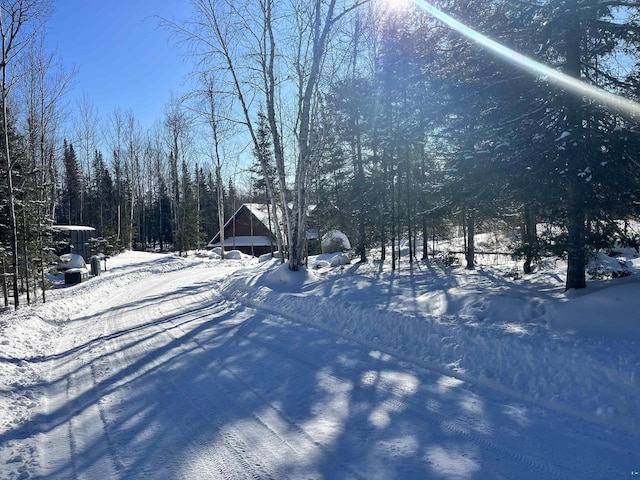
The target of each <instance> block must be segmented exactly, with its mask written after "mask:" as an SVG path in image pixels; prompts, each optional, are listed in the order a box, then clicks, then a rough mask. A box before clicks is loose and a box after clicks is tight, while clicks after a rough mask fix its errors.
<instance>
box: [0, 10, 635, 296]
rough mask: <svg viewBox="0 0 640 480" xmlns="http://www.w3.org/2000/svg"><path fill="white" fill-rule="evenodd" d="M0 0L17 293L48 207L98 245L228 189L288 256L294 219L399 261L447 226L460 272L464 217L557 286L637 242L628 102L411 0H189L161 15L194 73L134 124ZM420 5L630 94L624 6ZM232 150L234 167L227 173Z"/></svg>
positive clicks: (470, 256)
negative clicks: (264, 216) (513, 234)
mask: <svg viewBox="0 0 640 480" xmlns="http://www.w3.org/2000/svg"><path fill="white" fill-rule="evenodd" d="M0 4H1V9H2V15H1V17H0V35H2V38H3V42H2V44H1V46H0V48H1V49H2V51H0V54H1V55H2V59H1V62H0V75H1V78H0V93H1V99H2V105H1V107H2V108H1V124H0V133H1V134H2V140H3V141H2V148H1V149H0V160H1V164H2V169H1V173H0V175H1V177H0V189H1V190H2V196H1V198H2V204H1V205H0V258H1V259H2V267H3V273H5V278H6V282H5V284H4V285H5V287H4V288H5V298H6V296H7V293H6V292H7V289H8V290H9V291H11V292H12V293H13V302H14V304H15V306H16V307H17V306H18V303H19V295H20V292H22V291H24V289H25V288H27V289H28V285H29V281H30V279H33V278H36V277H37V276H38V275H40V273H39V271H38V269H39V268H41V267H40V265H44V266H46V264H47V261H45V258H44V257H45V256H46V255H48V253H49V252H51V251H52V248H54V245H53V244H52V235H51V227H52V225H54V224H78V225H89V226H92V227H94V228H96V230H97V235H98V237H100V238H101V239H102V243H101V244H100V245H102V247H101V248H106V247H105V245H109V246H110V247H109V248H112V249H114V250H118V249H122V248H136V249H162V250H165V249H168V250H173V251H176V252H183V251H186V250H190V249H195V248H200V247H202V246H203V245H205V244H206V242H208V241H209V240H210V239H211V238H212V237H213V236H214V235H215V234H216V233H217V232H218V231H219V229H220V227H221V225H222V224H224V222H225V221H226V220H227V219H228V218H229V217H230V216H231V214H232V213H233V211H234V210H235V209H236V208H238V207H239V206H240V205H241V203H242V202H244V201H252V202H261V203H264V204H267V205H269V206H270V207H271V208H272V211H273V214H274V216H275V218H276V219H277V222H278V224H280V225H282V228H281V230H280V231H278V232H275V233H276V234H277V237H278V249H279V251H280V252H281V254H282V260H283V261H287V262H289V268H291V269H292V270H297V269H298V268H300V267H301V266H302V265H303V264H304V259H305V256H306V251H305V238H306V234H305V232H306V230H307V228H308V227H310V226H313V227H314V228H320V229H321V230H328V229H331V228H337V229H340V230H342V231H344V232H346V233H347V234H348V235H349V237H350V238H351V239H352V244H353V245H354V247H355V250H356V254H357V255H358V256H359V257H360V258H361V259H362V260H366V258H367V255H368V251H369V249H370V248H372V247H379V248H381V249H382V251H383V257H386V256H387V255H388V257H389V259H390V261H392V262H393V266H394V267H395V256H394V255H391V252H392V251H394V250H395V248H396V246H397V244H398V242H399V241H401V240H403V239H408V241H409V246H410V251H411V254H410V260H411V261H413V260H416V259H421V258H424V257H425V256H426V255H427V251H426V244H427V242H426V241H416V240H417V239H421V240H424V239H427V238H435V237H439V238H446V237H447V236H449V235H450V232H451V229H452V228H457V227H459V226H461V227H462V229H463V231H464V233H465V237H466V241H465V250H466V265H467V267H468V268H473V266H474V263H475V262H474V254H475V248H474V235H475V233H476V232H478V231H481V230H483V229H488V228H495V227H496V225H503V226H506V227H507V228H509V229H513V230H514V231H517V232H519V239H518V242H517V243H516V244H514V246H513V254H514V255H516V256H518V257H519V258H521V259H523V265H524V270H525V273H530V272H532V271H533V270H534V269H535V265H536V262H538V261H539V260H540V259H541V258H543V257H548V256H556V257H562V258H566V259H567V260H568V269H567V281H566V287H567V289H570V288H583V287H584V286H585V285H586V279H585V264H586V262H587V259H588V258H589V255H590V254H591V253H592V252H594V251H596V250H601V249H605V250H607V251H611V250H612V249H614V248H615V247H618V246H633V247H637V246H638V242H639V234H638V230H637V229H633V228H632V226H633V225H634V222H633V221H634V220H637V219H638V214H639V213H640V162H639V160H640V129H639V126H638V114H637V113H634V112H633V109H631V111H630V110H628V109H627V110H625V111H619V110H617V109H616V108H615V107H614V106H611V105H603V104H601V103H600V101H599V100H594V99H593V98H591V97H590V96H588V95H587V93H586V92H585V91H584V90H579V89H578V90H577V91H576V90H574V89H571V88H568V87H566V86H559V85H557V84H556V83H554V82H553V81H552V79H551V78H550V77H549V76H548V75H544V74H541V73H540V72H539V71H538V70H535V67H533V68H534V69H533V71H527V70H526V69H524V68H522V66H517V65H515V64H513V63H510V62H509V61H507V60H505V58H504V56H497V55H496V54H495V53H493V52H492V51H490V50H489V49H488V48H486V47H484V46H481V45H478V44H477V43H476V42H475V41H474V40H473V38H470V37H468V36H465V35H463V34H461V33H460V32H459V31H456V30H454V29H452V28H450V27H449V26H447V25H445V24H443V23H442V22H441V21H440V20H439V19H438V18H436V17H434V16H433V15H431V13H430V12H427V11H425V9H424V8H422V7H424V5H427V4H423V2H415V3H414V2H407V3H403V2H397V1H396V2H388V1H385V0H380V1H378V0H373V1H358V0H304V1H300V2H291V3H290V2H276V1H275V0H260V1H257V0H241V1H237V0H216V1H213V2H212V1H208V0H191V1H190V7H191V13H190V14H189V16H188V17H185V18H184V19H182V20H179V21H168V20H164V19H158V23H159V27H160V28H164V29H165V30H166V32H167V36H168V38H171V39H173V40H174V41H175V45H176V47H175V49H176V55H181V56H184V57H185V58H188V59H190V61H192V62H193V65H194V67H193V76H192V78H191V80H192V83H191V85H192V90H191V91H189V92H187V93H186V94H185V95H183V96H181V97H180V98H175V99H173V100H172V101H171V102H170V103H169V104H168V105H167V106H166V109H165V111H166V113H165V116H164V118H161V119H158V122H157V124H156V126H155V127H153V128H151V129H149V130H143V129H142V128H141V127H140V125H139V123H138V122H137V121H136V119H135V112H131V111H120V110H117V111H114V112H112V113H111V114H109V115H108V116H107V117H101V116H100V114H99V113H98V112H97V111H96V109H95V107H94V106H93V104H92V102H91V99H90V98H88V97H84V98H82V99H80V100H78V101H77V102H76V103H75V104H74V106H72V107H70V106H69V105H70V104H69V102H68V101H67V99H66V96H67V93H68V89H69V85H70V82H71V81H72V78H73V71H72V70H70V69H68V68H66V67H65V66H64V65H62V64H60V62H58V60H57V57H56V56H55V55H54V54H52V53H50V52H49V51H48V50H47V47H46V30H45V29H44V25H45V24H46V17H47V13H48V11H49V10H50V8H51V6H52V2H51V1H50V0H29V1H27V0H0ZM431 6H432V8H433V7H437V8H439V9H441V10H442V11H444V12H446V13H447V14H448V15H450V16H451V17H453V18H455V19H457V20H458V21H460V22H462V23H463V24H465V25H466V26H468V27H470V28H472V29H474V30H475V31H477V32H481V33H482V34H483V35H486V36H487V37H489V38H490V39H492V40H494V41H496V42H498V43H500V44H502V45H503V46H505V47H508V48H510V49H513V50H515V51H517V52H519V53H521V54H523V55H526V56H527V57H529V58H531V59H532V60H535V61H536V62H539V63H541V64H544V65H546V66H549V67H551V68H552V69H554V70H555V71H558V72H561V73H563V74H565V75H567V76H569V77H572V78H574V79H576V80H579V81H581V82H583V83H584V84H588V85H591V86H596V87H598V88H600V89H602V90H604V91H606V92H609V93H612V94H615V95H618V96H620V97H624V98H626V99H627V100H631V101H637V100H638V97H639V95H640V76H639V74H640V70H639V66H640V63H639V60H640V56H639V51H638V49H639V48H640V2H636V1H633V0H612V1H607V2H602V1H601V0H539V1H536V2H514V1H512V0H504V1H503V0H500V1H495V0H473V1H464V2H463V1H457V0H450V1H437V2H434V3H432V4H431ZM472 36H473V35H472ZM61 53H64V52H61ZM101 126H103V128H101ZM241 155H244V156H246V157H250V158H251V161H250V162H248V163H250V164H251V166H250V167H247V168H246V169H245V170H244V171H242V172H240V173H237V174H234V175H230V174H229V173H228V168H226V167H227V166H228V165H229V162H230V161H231V158H232V157H233V158H234V160H235V158H237V157H238V156H241ZM311 205H313V206H314V208H313V210H310V208H309V207H310V206H311ZM309 212H311V213H309ZM540 225H545V226H547V228H545V229H541V228H539V227H540ZM417 245H420V246H421V248H420V250H419V249H418V248H417ZM387 252H388V253H387Z"/></svg>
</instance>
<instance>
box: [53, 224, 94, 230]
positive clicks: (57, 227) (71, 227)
mask: <svg viewBox="0 0 640 480" xmlns="http://www.w3.org/2000/svg"><path fill="white" fill-rule="evenodd" d="M51 229H52V230H55V231H57V232H70V231H76V232H83V231H84V232H95V230H96V229H95V228H93V227H87V226H85V225H53V226H52V227H51Z"/></svg>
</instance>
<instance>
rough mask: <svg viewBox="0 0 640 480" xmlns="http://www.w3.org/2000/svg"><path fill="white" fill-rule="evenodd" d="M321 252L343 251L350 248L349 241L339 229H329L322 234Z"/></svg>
mask: <svg viewBox="0 0 640 480" xmlns="http://www.w3.org/2000/svg"><path fill="white" fill-rule="evenodd" d="M321 245H322V253H336V252H344V251H345V250H350V249H351V242H349V237H347V236H346V235H345V234H344V233H342V232H341V231H340V230H330V231H328V232H327V233H325V234H324V235H323V236H322V244H321Z"/></svg>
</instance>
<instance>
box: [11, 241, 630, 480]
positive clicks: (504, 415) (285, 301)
mask: <svg viewBox="0 0 640 480" xmlns="http://www.w3.org/2000/svg"><path fill="white" fill-rule="evenodd" d="M601 262H602V263H603V264H605V263H606V262H607V259H604V258H603V259H601ZM340 263H341V262H339V261H333V262H332V259H331V258H319V259H314V262H312V264H311V265H310V267H311V268H309V270H305V271H301V272H298V273H296V274H293V273H291V272H289V271H288V270H286V268H283V267H280V266H278V265H277V264H276V263H275V262H272V261H269V262H263V263H258V262H257V261H255V260H253V259H246V258H245V259H239V260H225V261H220V260H216V259H212V258H207V257H206V256H190V257H188V258H178V257H175V256H173V255H161V254H144V253H135V252H127V253H125V254H122V255H119V256H118V257H115V258H113V259H110V260H109V264H108V270H107V271H106V272H104V273H103V274H102V275H101V276H99V277H94V278H92V279H90V280H89V281H88V282H86V283H83V284H80V285H76V286H73V287H64V288H56V289H53V290H51V291H49V292H47V303H46V304H36V305H32V306H31V307H26V308H22V309H21V310H19V311H18V312H5V313H3V314H2V315H0V478H1V479H26V478H46V479H49V478H51V479H74V478H78V479H92V480H93V479H116V478H117V479H138V478H158V479H160V478H162V479H166V478H172V479H173V478H175V479H188V480H190V479H210V478H220V479H227V478H265V479H266V478H272V479H287V478H292V479H298V478H304V479H320V478H326V479H343V478H344V479H350V478H361V479H362V478H364V479H370V478H372V479H423V478H434V479H437V478H438V479H439V478H447V479H494V478H495V479H516V478H517V479H522V478H524V479H556V478H557V479H583V478H588V479H618V478H620V479H625V478H633V477H634V476H636V475H635V474H636V473H637V472H638V471H640V378H639V376H640V372H639V370H640V348H639V347H640V277H638V275H637V274H638V273H640V260H639V259H631V258H630V259H629V262H628V264H627V267H628V269H629V270H630V271H631V272H634V273H635V274H634V275H631V276H628V277H625V278H619V279H611V280H598V281H591V282H590V283H589V287H588V288H587V289H586V290H584V291H579V292H570V293H569V294H565V293H564V292H563V288H562V287H563V281H564V273H563V270H562V268H563V265H561V262H558V264H557V265H555V266H554V265H548V266H547V267H546V268H545V269H542V270H541V271H540V272H539V273H536V274H534V275H531V276H527V277H524V278H519V279H516V278H512V277H509V276H505V273H510V272H511V271H512V265H510V264H509V263H508V262H505V263H502V264H496V265H491V266H483V267H480V268H478V269H477V270H475V271H465V270H463V269H461V268H456V269H443V268H440V267H439V266H437V265H435V264H432V263H424V262H415V263H413V264H412V265H409V264H408V263H407V262H406V260H405V259H402V261H401V269H400V270H399V271H396V272H392V271H391V270H390V269H389V266H388V265H383V264H381V263H379V262H370V263H368V264H354V265H349V264H347V265H340ZM332 264H333V265H335V266H334V267H331V265H332ZM315 265H318V266H319V267H320V268H317V269H316V268H313V266H315ZM605 266H606V265H605Z"/></svg>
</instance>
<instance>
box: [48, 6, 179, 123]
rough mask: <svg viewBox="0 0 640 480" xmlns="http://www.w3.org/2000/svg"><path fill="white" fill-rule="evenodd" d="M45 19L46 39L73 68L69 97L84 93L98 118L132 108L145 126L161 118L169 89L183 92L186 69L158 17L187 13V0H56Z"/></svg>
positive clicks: (176, 48)
mask: <svg viewBox="0 0 640 480" xmlns="http://www.w3.org/2000/svg"><path fill="white" fill-rule="evenodd" d="M54 8H55V11H54V13H53V16H52V17H51V19H50V20H49V22H48V23H47V39H48V43H49V46H50V48H52V49H55V50H56V52H57V54H58V56H59V57H61V59H62V61H63V63H64V64H65V65H67V66H68V67H71V66H75V67H76V68H77V69H78V73H77V75H76V77H75V82H74V86H73V90H72V91H71V92H70V99H71V100H72V101H75V99H76V98H79V97H80V96H81V95H82V94H83V93H84V94H86V95H87V96H88V97H90V98H91V99H92V100H93V102H94V104H95V106H96V108H97V110H98V112H99V114H100V116H101V117H102V118H103V119H104V118H106V117H108V116H109V115H110V114H111V113H112V112H113V110H114V109H115V108H121V109H122V110H125V111H126V110H129V109H131V110H132V112H133V114H134V116H135V118H136V119H138V120H139V121H140V122H141V124H142V125H143V126H144V127H151V126H152V125H153V123H154V122H155V121H156V120H162V115H163V111H164V106H165V104H166V103H167V101H168V100H169V98H170V96H171V92H173V93H174V94H175V95H178V94H180V93H182V92H183V90H184V83H185V76H186V75H187V74H188V73H189V71H190V68H189V66H188V64H187V63H185V61H184V59H183V57H182V54H181V51H180V49H179V48H178V47H177V46H175V44H174V43H173V41H172V40H171V39H170V38H169V37H170V36H169V32H168V31H167V30H165V29H162V28H158V20H157V19H156V18H153V17H154V16H161V17H163V18H167V19H170V20H173V19H182V18H185V17H187V16H188V13H189V10H190V5H189V1H188V0H110V1H109V0H58V1H56V2H54Z"/></svg>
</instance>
